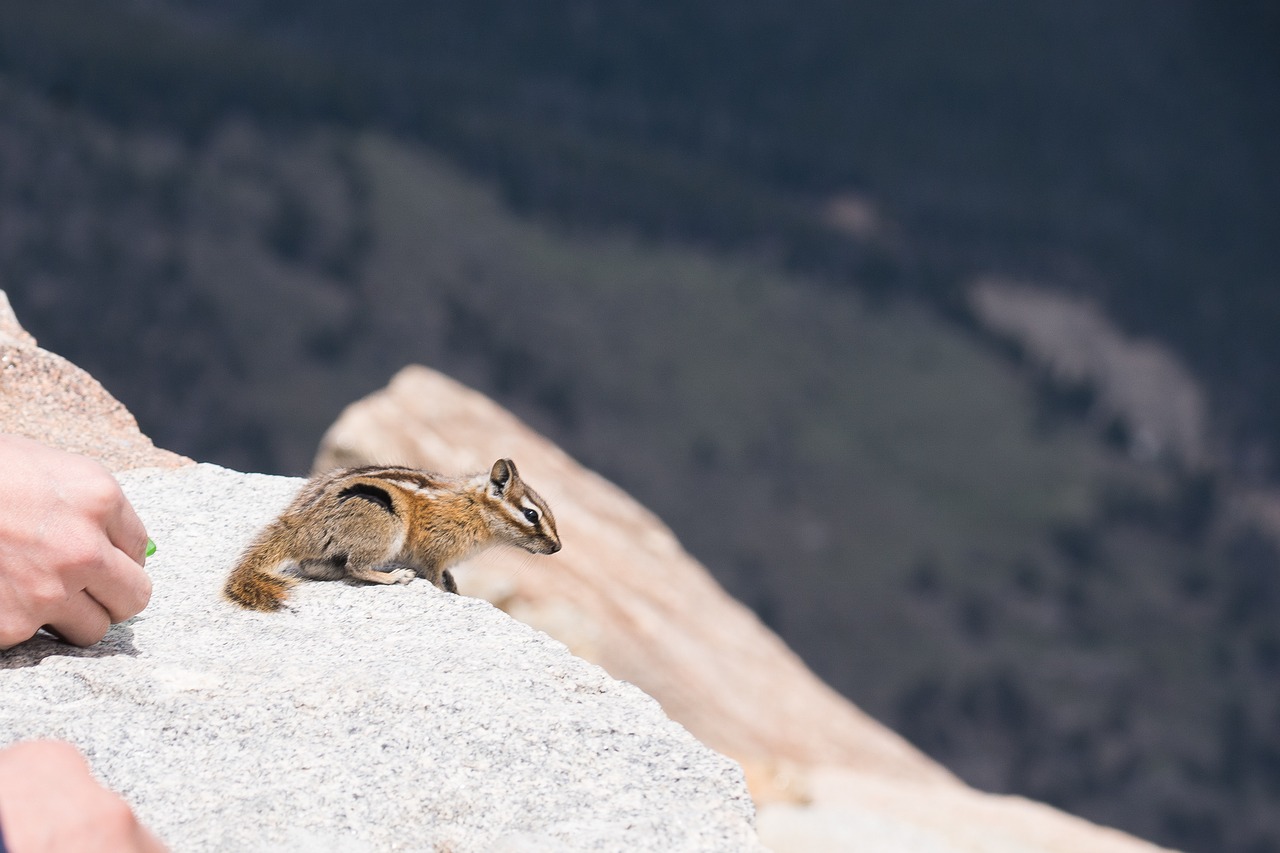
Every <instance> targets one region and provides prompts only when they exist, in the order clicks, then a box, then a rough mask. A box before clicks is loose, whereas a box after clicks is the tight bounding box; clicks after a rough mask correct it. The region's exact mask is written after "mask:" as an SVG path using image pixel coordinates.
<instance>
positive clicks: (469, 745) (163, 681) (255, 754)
mask: <svg viewBox="0 0 1280 853" xmlns="http://www.w3.org/2000/svg"><path fill="white" fill-rule="evenodd" d="M120 479H121V482H122V483H123V484H124V486H125V490H126V492H127V493H128V494H129V497H130V499H131V500H132V501H133V502H134V505H135V507H136V508H137V509H138V511H139V514H140V515H141V516H142V518H143V520H144V521H145V522H146V524H147V528H148V531H149V532H150V533H151V535H152V537H153V538H154V539H155V541H156V542H157V543H158V547H159V550H158V552H157V553H156V555H155V556H154V557H152V558H151V559H150V561H149V562H148V570H149V571H150V573H151V575H152V578H153V580H154V583H155V592H154V595H153V598H152V602H151V605H150V606H149V607H148V608H147V610H146V611H144V612H143V613H142V614H141V615H139V616H138V617H136V618H134V619H132V620H130V622H128V623H126V624H124V625H118V626H116V627H114V628H113V629H112V630H111V632H110V633H109V634H108V635H107V637H106V639H105V640H104V641H103V642H102V643H100V644H98V645H97V646H94V647H93V648H91V649H75V648H72V647H69V646H66V645H63V644H61V643H59V642H56V641H54V640H52V639H50V638H45V637H43V636H41V637H37V638H36V639H34V640H32V641H30V642H28V643H25V644H23V645H22V646H19V647H18V648H16V649H14V650H11V651H9V652H7V653H0V744H2V743H8V742H12V741H15V740H22V739H27V738H32V737H58V738H64V739H66V740H69V741H71V742H73V743H75V744H77V745H78V746H79V747H80V748H81V749H82V750H83V751H84V752H85V754H86V756H87V757H88V759H89V761H90V764H91V765H92V766H93V768H94V771H95V772H96V773H97V774H98V776H99V777H100V778H101V779H102V780H103V781H104V782H105V783H106V784H108V785H109V786H111V787H112V788H114V789H116V790H118V791H119V792H120V793H122V794H123V795H124V796H125V797H126V799H128V800H129V802H130V803H132V804H133V806H134V808H135V811H136V812H137V814H138V815H139V817H140V818H141V819H142V820H143V821H144V822H145V823H147V824H148V825H150V826H151V827H152V828H153V829H154V830H155V831H156V832H157V833H158V834H159V835H160V836H161V837H162V838H164V839H165V840H166V841H167V842H168V843H169V844H170V845H172V846H173V848H174V849H175V850H206V849H216V850H308V851H313V850H333V851H339V850H340V851H348V850H351V851H356V850H439V851H454V852H455V853H463V851H473V850H474V851H480V850H485V851H488V850H499V851H511V853H515V851H552V850H556V851H560V850H566V851H572V850H619V851H622V850H627V851H631V850H637V851H639V850H662V851H681V850H688V851H698V850H734V851H737V850H760V849H761V848H760V846H759V841H758V840H757V837H756V835H755V831H754V828H753V808H752V805H751V801H750V799H749V797H748V795H747V791H746V787H745V785H744V783H743V779H742V773H741V770H740V769H739V768H738V766H737V765H736V764H734V763H733V762H731V761H729V760H728V759H726V758H724V757H722V756H720V755H718V754H717V753H714V752H712V751H710V750H708V749H707V748H706V747H704V746H702V745H701V744H700V743H699V742H698V741H696V740H695V739H694V738H693V737H692V736H691V735H689V734H688V733H687V732H686V731H685V730H684V729H682V728H681V727H680V726H678V725H676V724H675V723H673V722H671V721H670V720H669V719H668V718H667V717H666V716H665V715H664V714H663V713H662V711H661V709H660V708H659V706H658V704H657V703H656V702H654V701H653V700H652V699H650V698H649V697H648V696H646V695H645V694H644V693H642V692H641V691H639V690H638V689H636V688H634V687H632V686H631V685H628V684H625V683H622V682H619V681H615V680H614V679H612V678H610V677H609V676H608V675H607V674H606V673H605V672H604V671H603V670H601V669H599V668H598V667H595V666H593V665H591V664H588V663H586V662H584V661H582V660H580V659H578V658H575V657H573V656H571V655H570V654H568V652H567V651H566V650H565V648H564V647H563V646H562V645H561V644H560V643H558V642H556V641H555V640H552V639H550V638H548V637H547V636H546V635H544V634H540V633H538V632H536V631H534V630H532V629H530V628H528V627H526V626H524V625H522V624H520V623H519V622H516V621H514V620H513V619H511V618H509V617H507V616H506V615H505V614H503V613H502V612H500V611H498V610H496V609H495V608H493V607H492V606H490V605H489V604H487V603H485V602H483V601H480V600H477V599H470V598H464V597H461V596H453V595H449V594H446V593H443V592H440V591H438V590H436V589H435V588H434V587H432V586H431V585H430V584H428V583H426V582H425V581H414V582H413V583H411V584H409V585H407V586H385V587H372V586H350V585H347V584H343V583H306V584H302V585H300V586H299V587H298V588H297V589H296V590H295V591H294V595H293V599H292V602H291V604H292V607H291V609H290V610H289V611H287V612H282V613H278V614H259V613H248V612H244V611H240V610H238V609H236V608H234V607H232V606H231V605H230V604H227V603H225V602H224V601H222V600H221V598H220V597H219V594H218V590H219V588H220V586H221V583H222V580H223V578H224V575H225V573H226V571H227V570H228V568H229V567H230V565H231V563H232V562H233V561H234V559H235V557H236V555H237V553H238V552H239V551H240V549H241V548H242V547H243V546H244V544H245V543H246V542H247V540H248V538H249V537H250V536H251V535H252V534H253V533H254V532H255V531H256V530H257V529H258V528H259V527H260V526H261V525H263V524H265V523H266V522H267V521H268V520H269V519H270V518H271V517H272V516H273V515H274V514H275V513H276V512H278V511H279V510H280V509H281V508H282V507H283V506H284V504H285V503H286V502H287V501H288V499H289V498H290V497H291V496H292V494H293V492H294V491H295V490H296V489H297V487H298V485H299V484H300V482H301V481H299V480H293V479H287V478H280V477H267V476H263V475H256V474H240V473H237V472H233V471H227V470H225V469H221V468H217V467H215V466H210V465H199V466H193V467H188V468H182V469H177V470H170V471H161V470H150V469H148V470H140V471H131V472H126V473H124V474H122V475H121V477H120ZM566 547H572V546H571V543H570V544H568V545H567V546H566ZM531 570H536V571H540V572H554V571H555V564H554V562H553V561H548V562H546V563H545V564H540V565H539V566H538V567H537V568H536V569H531ZM464 571H465V569H464Z"/></svg>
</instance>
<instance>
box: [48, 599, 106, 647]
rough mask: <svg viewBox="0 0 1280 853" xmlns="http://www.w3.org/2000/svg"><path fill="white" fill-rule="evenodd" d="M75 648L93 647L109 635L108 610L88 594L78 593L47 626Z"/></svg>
mask: <svg viewBox="0 0 1280 853" xmlns="http://www.w3.org/2000/svg"><path fill="white" fill-rule="evenodd" d="M45 627H47V628H48V629H49V630H50V631H52V632H53V633H55V634H57V635H58V636H59V637H61V638H62V639H63V640H65V641H67V642H68V643H70V644H71V645H73V646H92V645H93V644H94V643H96V642H98V641H99V640H101V639H102V638H103V637H105V636H106V635H107V629H108V628H110V627H111V622H110V620H109V618H108V615H107V610H106V608H104V607H103V606H102V605H101V604H99V603H98V602H97V601H94V599H93V597H92V596H90V595H89V594H88V593H86V592H77V593H76V594H75V595H73V596H71V597H70V598H69V599H67V601H66V603H65V604H63V605H62V606H61V607H59V608H58V610H57V612H56V614H55V615H54V618H52V619H50V620H49V622H48V624H47V625H46V626H45Z"/></svg>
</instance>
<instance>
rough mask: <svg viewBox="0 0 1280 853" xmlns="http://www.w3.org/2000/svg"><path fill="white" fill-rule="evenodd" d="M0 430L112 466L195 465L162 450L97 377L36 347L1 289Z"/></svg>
mask: <svg viewBox="0 0 1280 853" xmlns="http://www.w3.org/2000/svg"><path fill="white" fill-rule="evenodd" d="M0 433H9V434H12V435H21V436H26V437H27V438H32V439H35V440H36V441H40V442H43V443H45V444H48V445H51V446H53V447H59V448H61V449H63V450H69V451H71V452H73V453H79V454H81V455H84V456H88V457H90V458H93V459H97V460H98V461H99V462H101V463H102V464H104V465H106V466H107V467H108V468H110V469H111V470H112V471H124V470H127V469H129V468H143V467H161V468H176V467H179V466H182V465H191V464H193V463H192V461H191V460H190V459H188V458H187V457H185V456H179V455H178V454H176V453H171V452H170V451H168V450H161V449H159V448H157V447H156V446H155V445H154V444H152V443H151V439H149V438H147V437H146V436H145V435H143V434H142V432H141V430H139V429H138V422H137V421H136V420H134V418H133V415H131V414H129V410H128V409H126V408H125V407H124V405H123V404H121V403H120V401H118V400H116V398H114V397H112V396H111V395H110V394H108V393H107V390H106V389H105V388H103V387H102V385H100V384H99V383H98V381H97V380H96V379H94V378H93V377H92V376H90V375H89V374H88V373H86V372H84V371H83V370H81V369H80V368H78V367H76V366H75V365H74V364H72V363H71V362H69V361H67V360H66V359H65V358H62V357H61V356H58V355H55V354H53V353H51V352H48V351H47V350H43V349H41V348H40V347H38V346H36V341H35V338H33V337H31V335H29V334H28V333H27V332H26V331H25V330H24V329H23V328H22V325H21V324H20V323H19V322H18V318H17V317H15V316H14V314H13V309H12V307H11V306H10V305H9V298H8V296H6V295H5V293H4V291H0Z"/></svg>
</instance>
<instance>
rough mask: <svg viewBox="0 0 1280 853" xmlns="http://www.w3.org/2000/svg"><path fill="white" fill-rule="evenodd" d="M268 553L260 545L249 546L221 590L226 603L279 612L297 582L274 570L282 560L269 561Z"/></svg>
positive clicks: (250, 608) (270, 556)
mask: <svg viewBox="0 0 1280 853" xmlns="http://www.w3.org/2000/svg"><path fill="white" fill-rule="evenodd" d="M267 550H270V549H264V548H263V547H262V543H261V542H258V543H254V545H252V546H250V548H249V550H248V551H247V552H245V555H244V556H243V557H241V558H240V562H239V563H237V564H236V567H235V568H234V569H232V570H231V574H230V575H229V576H228V577H227V582H226V583H225V584H224V585H223V587H222V594H223V595H225V596H226V597H227V599H228V600H230V601H231V602H232V603H234V604H238V605H240V606H241V607H243V608H245V609H246V610H261V611H263V612H268V613H269V612H271V611H272V610H279V609H280V608H281V607H283V606H284V603H285V601H286V600H287V599H288V598H289V588H290V587H292V586H293V585H294V584H296V583H297V582H298V580H297V578H292V577H289V576H287V575H281V574H278V573H277V572H276V571H275V568H276V566H278V565H279V564H280V562H281V560H279V559H272V556H273V555H270V554H268V553H265V551H267Z"/></svg>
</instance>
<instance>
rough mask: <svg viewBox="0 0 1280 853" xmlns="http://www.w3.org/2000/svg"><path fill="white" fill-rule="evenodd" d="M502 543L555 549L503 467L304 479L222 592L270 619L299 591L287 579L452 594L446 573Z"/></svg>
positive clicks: (538, 507)
mask: <svg viewBox="0 0 1280 853" xmlns="http://www.w3.org/2000/svg"><path fill="white" fill-rule="evenodd" d="M504 544H505V545H517V546H519V547H521V548H523V549H524V550H526V551H529V552H530V553H533V554H554V553H555V552H556V551H559V550H560V537H559V536H558V535H557V533H556V521H555V518H554V517H553V516H552V515H551V509H550V508H549V507H548V506H547V504H546V502H545V501H543V500H542V498H540V497H538V493H537V492H535V491H534V490H533V489H531V488H529V487H528V486H527V485H525V482H524V481H523V480H521V479H520V474H519V473H518V472H517V471H516V465H515V463H514V462H512V461H511V460H510V459H499V460H498V461H497V462H495V463H493V468H491V469H490V470H489V471H488V472H487V473H479V474H476V475H474V476H470V477H459V478H447V477H442V476H439V475H437V474H430V473H428V472H426V471H419V470H417V469H414V468H402V467H397V466H378V465H370V466H365V467H362V468H340V469H338V470H335V471H330V472H328V473H325V474H320V475H318V476H316V477H313V478H312V479H311V480H309V481H308V482H307V484H306V485H304V486H303V487H302V490H301V491H300V492H299V493H298V496H297V497H296V498H294V499H293V503H291V504H289V506H288V507H287V508H286V509H285V511H284V512H283V513H281V515H280V517H279V518H277V519H276V520H275V521H273V522H272V523H271V524H269V525H267V527H266V528H265V529H264V530H263V531H262V532H261V533H259V534H258V537H257V538H256V539H255V540H254V541H253V542H252V543H251V544H250V545H249V547H248V549H246V550H245V552H244V554H243V555H242V556H241V557H240V561H239V562H238V563H237V564H236V567H235V568H234V569H232V570H231V575H230V577H228V578H227V582H226V585H225V586H224V587H223V593H224V594H225V595H226V597H227V598H229V599H231V600H232V601H233V602H235V603H236V604H239V605H240V606H241V607H246V608H249V609H251V610H278V609H279V608H280V607H281V606H282V605H283V604H284V601H285V599H286V598H287V597H288V595H289V588H290V587H291V586H293V585H294V584H295V583H297V578H296V577H294V576H293V575H298V576H301V577H304V578H310V579H312V580H344V579H347V580H357V581H366V582H368V583H380V584H394V583H408V582H409V581H411V580H413V578H414V577H415V576H416V577H421V578H426V579H427V580H429V581H431V582H432V583H433V584H435V585H436V586H438V587H440V588H441V589H443V590H446V591H448V592H457V591H458V586H457V584H456V583H454V580H453V575H452V574H451V573H450V572H449V567H450V566H452V565H454V564H456V563H458V562H460V561H461V560H464V559H466V558H467V557H469V556H471V555H473V554H475V553H477V552H478V551H482V550H484V549H486V548H489V547H491V546H494V545H504ZM287 570H292V574H284V573H283V572H284V571H287Z"/></svg>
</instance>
